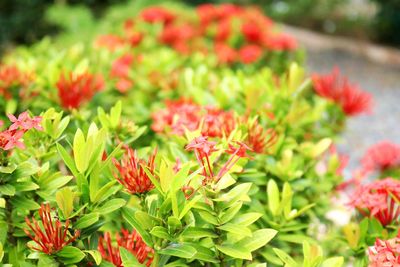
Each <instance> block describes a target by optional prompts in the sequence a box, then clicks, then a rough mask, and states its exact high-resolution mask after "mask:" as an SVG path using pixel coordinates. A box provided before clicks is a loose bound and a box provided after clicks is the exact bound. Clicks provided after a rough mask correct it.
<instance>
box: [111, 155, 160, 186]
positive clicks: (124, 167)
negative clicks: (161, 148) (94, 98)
mask: <svg viewBox="0 0 400 267" xmlns="http://www.w3.org/2000/svg"><path fill="white" fill-rule="evenodd" d="M156 154H157V150H154V153H153V154H152V155H151V156H150V157H149V160H148V162H147V163H146V161H144V160H143V159H139V158H138V157H137V152H136V151H134V150H133V149H131V148H127V149H126V153H125V154H124V156H123V158H122V160H121V162H119V161H117V160H116V159H113V163H114V166H115V167H116V168H117V169H118V173H116V174H114V176H115V178H116V179H117V181H118V182H119V183H120V184H122V185H123V186H124V187H125V188H126V189H127V191H128V192H129V193H131V194H143V193H146V192H148V191H150V190H151V189H153V188H154V185H153V183H152V182H151V180H150V178H149V177H148V175H147V174H146V172H145V171H144V168H147V169H148V170H149V171H150V172H151V173H152V174H154V168H155V165H154V160H155V158H156Z"/></svg>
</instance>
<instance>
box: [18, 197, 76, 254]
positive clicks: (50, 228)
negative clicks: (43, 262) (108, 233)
mask: <svg viewBox="0 0 400 267" xmlns="http://www.w3.org/2000/svg"><path fill="white" fill-rule="evenodd" d="M39 216H40V220H41V224H42V226H40V225H39V222H37V221H36V220H35V218H32V222H31V220H30V219H28V218H25V222H26V224H27V225H28V227H29V229H30V230H31V231H32V232H33V234H31V232H30V231H29V230H27V229H24V231H25V233H26V235H27V236H29V237H30V238H31V239H32V240H33V241H34V242H35V243H36V245H34V246H30V248H31V249H33V250H37V251H41V252H44V253H46V254H49V255H50V254H53V253H56V252H58V251H60V250H61V249H62V248H63V247H65V246H67V245H68V244H70V243H72V242H74V241H75V240H76V239H77V238H78V237H79V234H80V232H79V231H75V232H74V235H73V236H70V234H69V230H68V226H69V220H67V221H66V222H65V226H63V224H62V223H61V222H60V220H59V219H58V218H54V217H52V215H51V208H50V204H42V205H41V206H40V209H39Z"/></svg>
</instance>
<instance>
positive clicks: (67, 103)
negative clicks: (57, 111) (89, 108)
mask: <svg viewBox="0 0 400 267" xmlns="http://www.w3.org/2000/svg"><path fill="white" fill-rule="evenodd" d="M56 86H57V88H58V96H59V98H60V101H61V105H62V106H63V107H64V108H68V109H73V108H79V107H80V106H81V105H82V104H83V103H84V102H87V101H89V100H90V99H92V97H93V96H94V95H95V94H96V93H97V92H99V91H101V90H102V89H103V87H104V80H103V78H102V76H101V75H93V74H91V73H89V72H84V73H82V74H74V73H72V72H70V73H68V74H65V73H61V76H60V79H59V80H58V82H57V84H56Z"/></svg>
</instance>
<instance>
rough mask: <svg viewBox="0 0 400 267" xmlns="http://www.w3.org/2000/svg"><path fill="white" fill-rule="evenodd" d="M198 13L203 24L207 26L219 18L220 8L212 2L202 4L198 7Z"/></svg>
mask: <svg viewBox="0 0 400 267" xmlns="http://www.w3.org/2000/svg"><path fill="white" fill-rule="evenodd" d="M196 12H197V15H198V16H199V18H200V23H201V25H202V26H203V27H204V26H207V25H208V24H209V23H211V22H213V21H214V20H216V19H217V18H218V9H217V7H216V6H215V5H212V4H202V5H199V6H197V8H196Z"/></svg>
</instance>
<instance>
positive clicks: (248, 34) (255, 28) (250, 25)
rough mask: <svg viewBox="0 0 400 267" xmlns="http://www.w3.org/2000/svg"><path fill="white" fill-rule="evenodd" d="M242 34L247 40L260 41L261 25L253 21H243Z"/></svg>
mask: <svg viewBox="0 0 400 267" xmlns="http://www.w3.org/2000/svg"><path fill="white" fill-rule="evenodd" d="M242 34H243V35H244V37H245V39H246V41H247V42H250V43H260V42H261V40H262V37H263V31H262V26H259V25H257V24H254V22H252V21H249V22H245V23H244V24H243V25H242Z"/></svg>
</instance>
